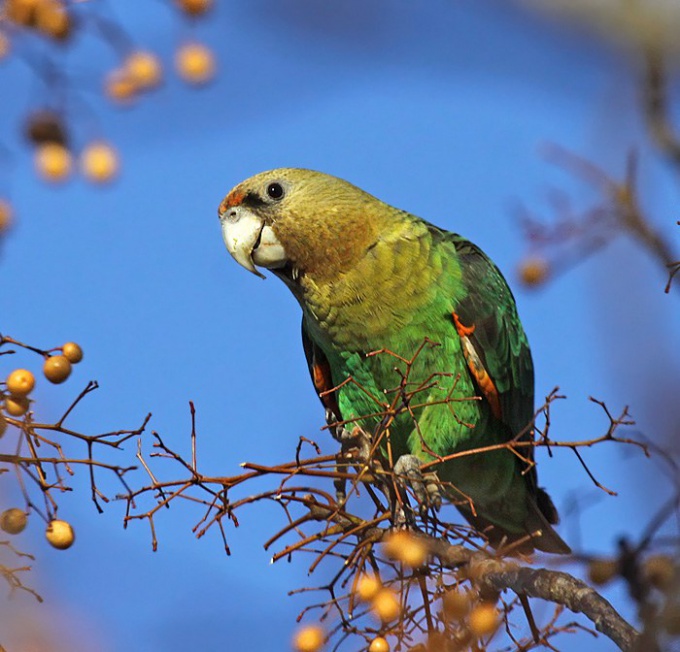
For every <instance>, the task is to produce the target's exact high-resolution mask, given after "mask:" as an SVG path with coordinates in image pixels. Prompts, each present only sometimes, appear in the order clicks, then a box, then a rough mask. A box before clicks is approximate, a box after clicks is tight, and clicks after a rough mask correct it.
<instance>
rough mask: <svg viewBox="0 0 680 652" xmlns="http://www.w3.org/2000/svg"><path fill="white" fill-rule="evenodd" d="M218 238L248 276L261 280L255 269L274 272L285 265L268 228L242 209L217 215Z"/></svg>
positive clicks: (272, 232)
mask: <svg viewBox="0 0 680 652" xmlns="http://www.w3.org/2000/svg"><path fill="white" fill-rule="evenodd" d="M220 222H221V224H222V237H223V238H224V244H225V245H227V250H228V251H229V253H230V254H231V255H232V257H233V258H234V260H235V261H236V262H237V263H238V264H239V265H241V266H242V267H245V268H246V269H247V270H248V271H249V272H252V273H253V274H255V275H257V276H259V277H260V278H265V276H264V274H261V273H260V272H259V271H258V270H257V268H256V267H255V265H259V266H260V267H266V268H268V269H275V268H277V267H282V266H283V265H285V264H286V262H287V258H286V252H285V250H284V248H283V246H282V245H281V243H280V242H279V240H278V238H277V237H276V234H275V233H274V231H273V229H272V228H271V226H268V225H267V224H265V222H264V220H263V219H262V218H261V217H259V216H258V215H256V214H255V213H253V212H252V211H250V210H249V209H247V208H244V207H243V206H235V207H233V208H229V209H227V210H226V211H225V212H224V213H222V214H221V215H220Z"/></svg>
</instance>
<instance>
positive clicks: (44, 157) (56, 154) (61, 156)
mask: <svg viewBox="0 0 680 652" xmlns="http://www.w3.org/2000/svg"><path fill="white" fill-rule="evenodd" d="M35 165H36V169H37V170H38V174H40V176H41V177H43V179H45V180H46V181H64V180H65V179H66V178H67V177H68V175H69V174H70V172H71V167H72V162H71V153H70V152H69V151H68V149H66V147H64V146H63V145H59V144H57V143H45V144H43V145H41V146H40V147H38V149H37V151H36V158H35Z"/></svg>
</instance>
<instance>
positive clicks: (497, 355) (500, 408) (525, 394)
mask: <svg viewBox="0 0 680 652" xmlns="http://www.w3.org/2000/svg"><path fill="white" fill-rule="evenodd" d="M429 228H430V233H431V235H432V238H433V240H434V241H435V242H437V241H439V242H441V243H442V244H445V243H448V244H449V245H453V247H454V248H455V251H456V254H457V256H458V259H459V262H460V268H461V271H462V280H463V284H464V286H465V287H466V288H468V290H469V291H468V293H467V294H466V296H465V297H464V298H463V299H462V300H460V301H459V303H458V305H457V307H456V312H455V315H454V326H455V327H456V328H457V330H458V333H459V336H460V337H461V339H462V340H463V342H462V344H463V351H464V353H465V355H466V358H467V361H468V367H469V369H470V373H471V375H472V377H473V381H474V382H475V384H476V385H477V387H478V389H479V393H480V395H481V396H482V397H484V398H486V400H487V401H488V402H489V404H490V407H491V410H492V412H493V413H494V416H495V417H496V418H497V419H498V420H499V421H500V422H501V423H502V424H504V425H505V426H506V429H507V439H508V440H510V439H514V438H515V437H517V438H518V440H531V438H532V437H533V425H532V421H533V417H534V367H533V362H532V359H531V351H530V349H529V344H528V341H527V338H526V335H525V333H524V329H523V328H522V325H521V322H520V320H519V316H518V314H517V308H516V306H515V299H514V297H513V295H512V292H511V290H510V288H509V287H508V285H507V283H506V282H505V279H504V278H503V276H502V274H501V272H500V271H499V269H498V268H497V267H496V265H495V264H494V263H493V262H492V261H491V260H490V259H489V258H488V257H487V256H486V254H484V252H483V251H481V250H480V249H479V248H478V247H477V246H475V245H474V244H472V243H471V242H470V241H468V240H465V239H464V238H462V237H461V236H459V235H457V234H455V233H450V232H447V231H442V230H441V229H438V228H437V227H435V226H430V227H429ZM533 451H534V449H533V447H527V448H522V449H520V450H519V451H518V452H519V453H520V454H521V455H522V456H523V457H525V458H527V459H528V460H530V461H531V462H533V457H534V455H533ZM518 464H519V467H520V470H521V471H522V472H523V474H524V478H525V480H526V483H527V489H528V492H529V495H530V497H531V498H532V499H533V500H534V501H535V504H536V506H537V507H538V510H539V511H540V513H541V514H542V515H543V517H544V518H545V520H546V521H548V523H551V524H554V523H557V521H558V516H557V510H556V509H555V507H554V505H553V504H552V501H551V500H550V497H549V496H548V494H547V493H546V492H545V491H543V490H542V489H541V488H539V487H538V485H537V474H536V468H535V466H533V464H531V465H530V468H529V469H528V470H527V468H526V467H527V465H526V463H524V464H523V463H522V462H521V461H520V460H519V458H518ZM543 529H545V528H543Z"/></svg>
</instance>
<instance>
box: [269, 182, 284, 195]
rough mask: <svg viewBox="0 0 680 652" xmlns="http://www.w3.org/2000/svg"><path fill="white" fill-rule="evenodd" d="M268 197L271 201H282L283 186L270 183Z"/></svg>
mask: <svg viewBox="0 0 680 652" xmlns="http://www.w3.org/2000/svg"><path fill="white" fill-rule="evenodd" d="M267 196H268V197H269V198H270V199H281V197H283V186H282V185H281V184H280V183H276V182H274V183H270V184H269V185H268V186H267Z"/></svg>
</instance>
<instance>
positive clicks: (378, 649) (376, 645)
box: [368, 636, 390, 652]
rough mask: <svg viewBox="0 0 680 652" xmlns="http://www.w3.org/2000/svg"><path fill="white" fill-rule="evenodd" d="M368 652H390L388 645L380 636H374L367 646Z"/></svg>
mask: <svg viewBox="0 0 680 652" xmlns="http://www.w3.org/2000/svg"><path fill="white" fill-rule="evenodd" d="M368 652H390V644H389V643H388V642H387V641H386V640H385V639H384V638H383V637H382V636H376V637H375V638H374V639H373V640H372V641H371V644H370V645H369V646H368Z"/></svg>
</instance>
